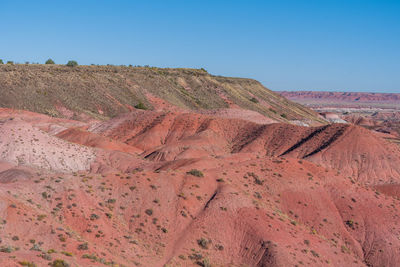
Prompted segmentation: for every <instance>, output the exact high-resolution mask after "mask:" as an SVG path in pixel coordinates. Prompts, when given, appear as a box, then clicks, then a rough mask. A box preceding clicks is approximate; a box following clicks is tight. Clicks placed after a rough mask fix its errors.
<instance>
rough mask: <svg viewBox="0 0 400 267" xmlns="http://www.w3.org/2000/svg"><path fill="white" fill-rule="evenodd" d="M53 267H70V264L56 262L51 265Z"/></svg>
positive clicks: (60, 261) (61, 261)
mask: <svg viewBox="0 0 400 267" xmlns="http://www.w3.org/2000/svg"><path fill="white" fill-rule="evenodd" d="M49 265H50V266H51V267H69V264H68V263H66V262H65V261H63V260H54V261H53V262H52V263H50V264H49Z"/></svg>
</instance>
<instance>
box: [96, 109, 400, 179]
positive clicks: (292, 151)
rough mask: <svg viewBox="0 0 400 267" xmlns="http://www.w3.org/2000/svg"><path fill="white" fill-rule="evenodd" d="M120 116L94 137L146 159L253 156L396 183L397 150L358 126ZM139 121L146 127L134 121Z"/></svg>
mask: <svg viewBox="0 0 400 267" xmlns="http://www.w3.org/2000/svg"><path fill="white" fill-rule="evenodd" d="M124 117H125V118H126V120H127V121H126V122H121V121H120V123H118V124H115V123H113V122H112V121H111V122H107V123H105V124H108V125H117V126H115V127H113V126H112V127H108V126H104V125H99V126H98V129H107V130H105V131H104V132H102V131H101V130H100V131H99V132H98V133H99V134H104V135H105V136H107V137H112V138H114V139H116V140H119V141H121V142H125V143H127V144H129V145H131V146H134V147H139V148H141V149H143V150H144V152H143V156H145V157H146V158H147V159H148V160H153V161H171V160H177V159H190V158H204V157H206V158H207V157H211V158H212V157H216V156H223V155H227V154H231V153H258V154H261V155H267V156H280V157H292V158H299V159H306V160H309V161H312V162H315V163H318V164H321V165H323V166H326V167H329V168H334V169H338V170H340V171H341V172H343V173H344V174H345V175H347V176H351V177H353V178H354V179H358V180H361V181H363V182H366V183H373V184H379V183H383V182H389V181H392V182H394V181H400V151H399V148H398V147H397V146H396V145H395V144H391V143H389V142H387V141H385V140H384V139H382V138H381V137H379V136H378V135H376V134H375V133H373V132H372V131H369V130H366V129H364V128H361V127H359V126H354V125H349V124H331V125H327V126H322V127H303V126H295V125H288V124H281V123H275V124H268V125H259V124H256V123H252V122H248V121H244V120H238V119H222V118H215V117H210V116H205V115H199V114H193V113H168V114H163V113H161V112H146V113H138V112H133V113H131V114H130V115H129V116H126V115H124ZM160 118H163V119H160ZM116 120H120V118H116ZM138 120H140V121H141V122H147V124H142V123H133V122H137V121H138ZM146 125H147V126H146ZM144 144H145V145H144Z"/></svg>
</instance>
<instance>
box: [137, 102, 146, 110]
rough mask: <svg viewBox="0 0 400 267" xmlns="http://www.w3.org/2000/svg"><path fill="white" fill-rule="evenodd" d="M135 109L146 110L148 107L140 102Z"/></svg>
mask: <svg viewBox="0 0 400 267" xmlns="http://www.w3.org/2000/svg"><path fill="white" fill-rule="evenodd" d="M135 108H136V109H144V110H146V109H147V107H146V106H145V105H144V104H143V103H142V102H139V103H138V104H136V105H135Z"/></svg>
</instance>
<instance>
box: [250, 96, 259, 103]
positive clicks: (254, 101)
mask: <svg viewBox="0 0 400 267" xmlns="http://www.w3.org/2000/svg"><path fill="white" fill-rule="evenodd" d="M250 101H251V102H253V103H256V104H257V103H258V99H257V98H255V97H252V98H250Z"/></svg>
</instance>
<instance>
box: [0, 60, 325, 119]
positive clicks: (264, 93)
mask: <svg viewBox="0 0 400 267" xmlns="http://www.w3.org/2000/svg"><path fill="white" fill-rule="evenodd" d="M0 80H1V84H0V107H5V108H14V109H23V110H29V111H33V112H38V113H43V114H47V115H50V116H53V117H62V118H70V119H78V120H85V119H90V118H95V119H108V118H111V117H115V116H117V115H119V114H121V113H125V112H128V111H130V110H133V109H135V108H134V107H135V106H136V107H138V108H146V109H157V108H158V102H155V101H152V100H154V99H158V100H163V101H166V102H167V103H168V104H169V105H171V106H173V107H177V108H181V109H189V110H203V109H220V108H232V107H233V108H239V109H247V110H252V111H255V112H258V113H260V114H262V115H264V116H267V117H268V118H271V119H272V120H274V121H280V122H289V121H297V122H298V121H301V122H305V123H307V124H320V123H323V121H322V120H321V119H320V118H319V117H318V115H317V113H315V112H314V111H312V110H310V109H308V108H305V107H303V106H301V105H299V104H296V103H293V102H291V101H289V100H287V99H285V98H283V97H281V96H280V95H279V94H276V93H274V92H272V91H270V90H269V89H267V88H265V87H264V86H263V85H262V84H260V83H259V82H257V81H255V80H251V79H242V78H228V77H220V76H214V75H211V74H209V73H207V72H206V71H205V70H199V69H162V68H154V67H125V66H77V67H67V66H62V65H0Z"/></svg>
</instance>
